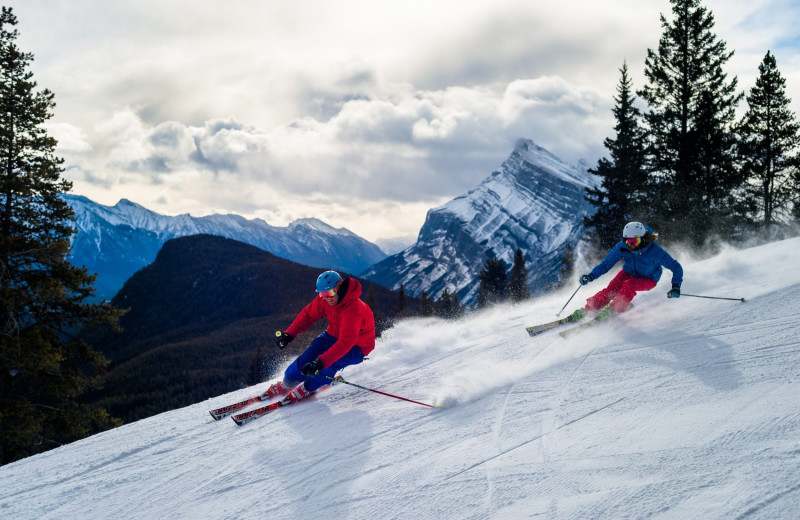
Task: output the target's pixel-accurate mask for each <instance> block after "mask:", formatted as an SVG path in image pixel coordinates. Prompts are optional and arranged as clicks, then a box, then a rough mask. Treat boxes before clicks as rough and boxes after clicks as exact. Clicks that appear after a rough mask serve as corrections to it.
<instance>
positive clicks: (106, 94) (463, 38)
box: [7, 0, 800, 238]
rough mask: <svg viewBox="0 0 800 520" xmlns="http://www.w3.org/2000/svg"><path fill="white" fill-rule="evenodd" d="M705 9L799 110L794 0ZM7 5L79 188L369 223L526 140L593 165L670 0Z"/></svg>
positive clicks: (484, 170)
mask: <svg viewBox="0 0 800 520" xmlns="http://www.w3.org/2000/svg"><path fill="white" fill-rule="evenodd" d="M7 3H8V2H7ZM704 4H706V5H707V6H708V7H709V9H711V10H712V12H713V13H714V14H715V18H716V20H717V27H716V32H717V33H718V35H719V36H720V37H721V38H723V39H724V40H726V41H727V43H728V48H729V49H730V50H735V51H736V55H735V56H734V58H733V59H732V60H731V63H730V67H729V69H730V71H729V73H730V74H731V75H739V76H740V86H741V87H742V88H743V89H745V88H749V87H750V86H751V85H752V83H753V81H754V79H755V76H756V75H757V69H758V64H759V63H760V61H761V59H762V58H763V56H764V54H765V53H766V50H767V49H771V50H772V51H773V53H774V54H775V55H776V57H777V58H778V64H779V67H780V69H781V71H782V72H783V73H784V76H785V77H786V78H787V81H788V82H789V84H788V95H789V96H790V97H792V99H793V101H794V105H793V106H794V107H795V110H798V109H799V108H800V84H798V83H800V60H798V58H797V54H798V53H797V48H798V47H800V42H798V39H797V37H796V35H795V34H796V31H795V29H794V28H793V21H794V20H795V19H796V18H797V11H798V7H797V6H796V5H795V4H796V3H794V2H791V1H789V0H754V1H744V0H732V1H728V0H725V1H723V0H707V1H706V2H704ZM10 6H11V7H12V8H13V9H14V11H15V14H16V15H17V16H18V18H19V21H20V25H19V31H20V42H19V43H20V46H21V47H22V48H23V50H26V51H28V52H32V53H33V54H34V57H35V59H34V62H33V64H32V68H33V72H34V74H35V79H36V80H37V81H38V82H39V84H40V85H41V86H43V87H47V88H49V89H51V90H53V91H54V92H55V94H56V101H57V103H58V105H57V108H56V112H55V117H54V119H53V121H52V123H51V125H50V126H49V129H50V131H51V133H52V135H54V136H56V137H57V138H59V141H60V148H59V152H60V153H62V154H63V155H64V157H65V159H66V160H67V165H68V166H69V167H70V169H69V171H68V175H69V176H72V177H71V178H73V179H74V180H75V191H76V192H79V193H83V194H85V195H87V196H90V197H96V198H97V200H99V201H101V202H106V203H113V202H116V199H118V198H121V197H128V198H134V197H136V198H135V199H134V200H137V202H140V203H142V204H145V205H146V206H149V207H152V208H153V209H155V210H158V211H162V212H168V213H173V214H174V213H180V212H186V211H189V212H192V213H195V214H207V213H209V212H211V211H212V209H213V211H228V212H239V213H242V214H245V215H246V216H256V215H260V216H264V217H265V218H266V217H269V218H268V219H267V220H268V221H270V222H272V223H275V224H284V223H286V222H285V219H287V218H291V217H309V216H315V217H319V218H322V219H323V220H328V221H329V222H330V223H332V224H334V225H344V226H345V227H348V228H350V229H352V230H353V231H355V232H358V233H361V234H364V235H365V236H367V238H378V237H380V236H396V235H407V234H414V233H415V232H416V231H417V230H418V229H419V226H420V225H421V224H422V222H423V219H424V214H425V210H426V209H427V208H429V207H433V206H435V205H438V204H440V203H441V202H442V201H443V200H447V198H448V197H449V198H452V197H453V196H456V195H459V194H461V193H463V192H465V191H466V190H468V189H470V188H472V187H474V186H475V185H476V184H477V183H478V182H480V180H482V179H483V178H484V177H485V176H486V175H488V174H489V173H490V172H491V171H492V170H493V169H495V168H497V167H498V166H499V164H500V163H501V162H502V161H503V160H504V159H505V158H506V157H507V156H508V154H509V153H510V151H511V149H512V146H513V143H514V142H515V141H516V139H517V138H519V137H528V138H532V139H533V140H535V141H536V142H537V143H539V144H540V145H542V146H544V147H546V148H548V149H550V150H551V151H552V152H553V153H555V154H556V155H559V156H561V157H562V158H563V159H565V160H567V161H570V162H577V161H578V160H579V159H581V158H585V159H587V160H588V161H589V162H590V163H593V162H594V161H596V160H597V159H598V158H599V157H600V156H601V155H602V154H604V152H605V150H604V149H603V147H602V142H603V139H604V138H605V137H606V136H607V135H609V134H610V133H611V131H612V130H611V124H612V118H611V114H610V108H611V105H612V97H613V96H614V94H615V91H614V89H615V87H616V84H617V82H618V79H619V72H618V69H619V67H620V66H621V65H622V63H623V61H626V60H627V62H628V65H629V68H630V71H631V75H632V78H633V81H634V88H639V87H640V86H641V85H642V81H643V80H642V76H643V74H642V68H643V63H644V57H645V54H646V51H647V49H648V48H656V46H657V45H658V38H659V36H660V33H661V26H660V22H659V14H660V13H663V14H665V15H667V16H668V17H669V16H670V12H671V6H670V4H669V2H666V1H664V0H611V1H609V2H596V1H591V0H574V1H570V2H561V3H555V4H553V3H552V2H545V1H544V0H503V1H497V0H460V1H457V0H441V1H437V2H427V1H426V2H423V1H422V0H408V1H407V2H402V3H386V2H374V1H372V0H341V1H337V2H327V1H322V0H297V1H295V2H265V1H263V0H237V1H236V2H228V3H219V2H214V1H211V0H199V1H198V0H171V1H170V2H161V1H158V0H136V1H134V0H119V1H115V2H106V1H103V0H80V1H78V2H74V1H67V0H10ZM326 204H327V205H326ZM284 206H286V207H284ZM362 208H369V213H362V212H360V210H361V209H362ZM404 208H414V213H413V214H414V215H415V216H413V217H412V216H410V214H409V213H407V212H405V213H404ZM303 211H305V213H304V212H303ZM364 215H367V216H366V217H365V216H364ZM326 217H328V218H326ZM332 218H338V219H340V220H339V221H338V222H337V221H333V220H330V219H332ZM376 222H386V224H385V225H386V230H385V233H381V232H380V231H378V230H376V226H375V223H376ZM403 226H404V229H399V228H400V227H403ZM366 230H369V231H368V232H367V231H366ZM368 233H369V234H368ZM373 233H374V234H373Z"/></svg>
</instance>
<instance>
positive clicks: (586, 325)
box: [558, 305, 631, 338]
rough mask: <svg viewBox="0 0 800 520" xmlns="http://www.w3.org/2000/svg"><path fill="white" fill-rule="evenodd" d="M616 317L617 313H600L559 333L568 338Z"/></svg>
mask: <svg viewBox="0 0 800 520" xmlns="http://www.w3.org/2000/svg"><path fill="white" fill-rule="evenodd" d="M630 307H631V306H630V305H629V306H628V308H630ZM615 318H616V314H612V315H611V316H609V315H603V314H598V315H597V316H595V317H594V318H592V319H591V320H589V321H587V322H586V323H581V324H580V325H576V326H574V327H570V328H568V329H567V330H562V331H561V332H559V333H558V335H559V336H561V337H562V338H566V337H567V336H569V335H571V334H575V333H576V332H580V331H582V330H585V329H588V328H590V327H594V326H595V325H600V324H602V323H606V322H609V321H611V320H613V319H615Z"/></svg>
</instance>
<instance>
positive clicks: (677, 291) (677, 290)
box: [667, 283, 681, 298]
mask: <svg viewBox="0 0 800 520" xmlns="http://www.w3.org/2000/svg"><path fill="white" fill-rule="evenodd" d="M680 297H681V286H680V285H678V284H676V283H674V284H672V290H670V291H669V292H668V293H667V298H680Z"/></svg>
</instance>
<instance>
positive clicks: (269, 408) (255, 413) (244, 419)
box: [231, 392, 314, 426]
mask: <svg viewBox="0 0 800 520" xmlns="http://www.w3.org/2000/svg"><path fill="white" fill-rule="evenodd" d="M311 394H312V395H313V394H314V392H312V393H311ZM308 397H311V396H308ZM308 397H306V398H304V399H303V400H305V399H308ZM293 402H296V401H292V400H291V399H289V398H288V397H284V398H283V399H282V400H280V401H275V402H274V403H270V404H268V405H266V406H262V407H261V408H256V409H255V410H250V411H249V412H244V413H240V414H238V415H234V416H233V417H231V419H233V422H235V423H236V424H238V425H239V426H241V425H243V424H247V423H249V422H250V421H255V420H256V419H258V418H259V417H264V416H265V415H267V414H268V413H270V412H274V411H275V410H277V409H278V408H281V407H283V406H287V405H290V404H292V403H293Z"/></svg>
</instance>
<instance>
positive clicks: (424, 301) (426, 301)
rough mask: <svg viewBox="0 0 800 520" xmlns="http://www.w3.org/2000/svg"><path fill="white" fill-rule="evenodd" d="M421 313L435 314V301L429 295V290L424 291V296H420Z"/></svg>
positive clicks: (421, 314)
mask: <svg viewBox="0 0 800 520" xmlns="http://www.w3.org/2000/svg"><path fill="white" fill-rule="evenodd" d="M419 315H420V316H424V317H429V316H433V301H431V299H430V297H429V296H428V291H422V296H420V297H419Z"/></svg>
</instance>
